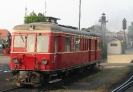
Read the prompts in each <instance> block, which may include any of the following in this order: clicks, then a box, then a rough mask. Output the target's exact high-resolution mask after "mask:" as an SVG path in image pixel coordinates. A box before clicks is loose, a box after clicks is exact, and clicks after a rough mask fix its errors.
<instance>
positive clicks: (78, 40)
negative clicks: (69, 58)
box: [76, 38, 80, 51]
mask: <svg viewBox="0 0 133 92" xmlns="http://www.w3.org/2000/svg"><path fill="white" fill-rule="evenodd" d="M76 51H80V38H76Z"/></svg>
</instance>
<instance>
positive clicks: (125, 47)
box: [122, 18, 127, 50]
mask: <svg viewBox="0 0 133 92" xmlns="http://www.w3.org/2000/svg"><path fill="white" fill-rule="evenodd" d="M122 22H123V23H122V28H123V30H124V32H123V46H124V50H125V49H127V45H126V35H125V29H126V26H127V21H126V19H125V18H124V19H123V21H122Z"/></svg>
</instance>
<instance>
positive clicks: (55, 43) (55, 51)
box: [53, 36, 58, 69]
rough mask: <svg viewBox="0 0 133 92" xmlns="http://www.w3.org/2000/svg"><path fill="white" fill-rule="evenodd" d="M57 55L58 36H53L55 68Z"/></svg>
mask: <svg viewBox="0 0 133 92" xmlns="http://www.w3.org/2000/svg"><path fill="white" fill-rule="evenodd" d="M57 57H58V37H57V36H55V39H54V63H53V64H54V65H53V66H54V69H56V64H57V63H58V62H57V59H58V58H57Z"/></svg>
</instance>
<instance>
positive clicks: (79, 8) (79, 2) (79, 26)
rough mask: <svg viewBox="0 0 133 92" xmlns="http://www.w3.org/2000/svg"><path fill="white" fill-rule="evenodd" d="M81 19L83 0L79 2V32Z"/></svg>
mask: <svg viewBox="0 0 133 92" xmlns="http://www.w3.org/2000/svg"><path fill="white" fill-rule="evenodd" d="M80 18H81V0H79V30H80Z"/></svg>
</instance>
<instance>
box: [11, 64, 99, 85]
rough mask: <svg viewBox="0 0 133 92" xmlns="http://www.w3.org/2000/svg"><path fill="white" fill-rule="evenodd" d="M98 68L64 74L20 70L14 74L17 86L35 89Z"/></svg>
mask: <svg viewBox="0 0 133 92" xmlns="http://www.w3.org/2000/svg"><path fill="white" fill-rule="evenodd" d="M95 67H97V63H94V64H91V65H88V66H84V67H80V68H76V69H71V70H65V71H64V72H56V73H49V74H45V72H40V71H39V72H37V71H18V70H13V71H12V74H13V76H14V79H15V83H16V84H17V86H21V85H32V86H34V87H38V86H41V85H44V84H48V83H55V82H58V81H61V80H62V79H65V78H67V77H68V76H70V75H72V76H73V74H74V75H75V73H77V72H83V71H84V70H86V69H90V68H95Z"/></svg>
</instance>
